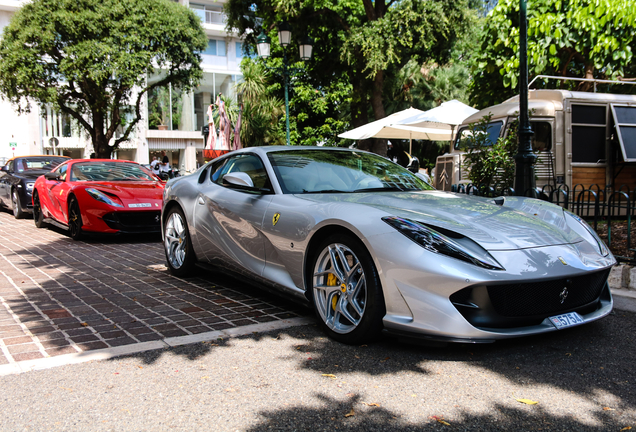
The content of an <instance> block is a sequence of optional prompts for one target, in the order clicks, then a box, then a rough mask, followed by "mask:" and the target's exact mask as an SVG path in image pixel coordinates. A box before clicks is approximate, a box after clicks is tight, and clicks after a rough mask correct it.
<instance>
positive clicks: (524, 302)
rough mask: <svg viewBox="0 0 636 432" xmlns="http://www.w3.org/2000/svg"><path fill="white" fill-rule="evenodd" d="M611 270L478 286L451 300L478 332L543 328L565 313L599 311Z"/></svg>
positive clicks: (463, 290)
mask: <svg viewBox="0 0 636 432" xmlns="http://www.w3.org/2000/svg"><path fill="white" fill-rule="evenodd" d="M608 276H609V269H607V270H601V271H598V272H594V273H588V274H585V275H582V276H576V277H571V278H560V279H553V280H548V281H542V282H526V283H516V284H504V285H489V286H485V285H475V286H470V287H467V288H464V289H461V290H459V291H457V292H455V293H453V294H452V295H451V296H450V301H451V302H452V303H453V305H454V306H455V307H456V308H457V310H458V311H459V313H461V314H462V316H463V317H464V318H466V320H467V321H468V322H469V323H471V324H472V325H473V326H475V327H478V328H515V327H524V326H533V325H538V324H540V323H541V322H542V321H543V320H544V319H545V318H547V317H549V316H551V315H557V314H561V313H566V312H572V311H576V312H579V313H581V314H586V313H590V312H592V311H594V310H596V309H597V308H598V307H599V305H600V301H601V299H605V300H608V299H609V293H608V292H607V290H606V288H605V287H606V286H607V283H606V281H607V277H608Z"/></svg>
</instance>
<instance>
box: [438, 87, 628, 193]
mask: <svg viewBox="0 0 636 432" xmlns="http://www.w3.org/2000/svg"><path fill="white" fill-rule="evenodd" d="M540 77H541V76H540ZM540 77H537V78H540ZM543 78H546V77H543ZM547 78H556V77H547ZM557 79H559V78H557ZM596 82H603V83H607V82H608V81H598V80H597V81H596ZM620 83H621V84H625V83H624V82H620ZM595 87H596V85H595ZM528 109H529V111H530V122H531V126H532V130H533V132H534V135H533V138H532V145H533V150H534V152H535V154H536V155H537V156H538V160H537V164H536V165H535V172H536V184H537V187H539V188H541V187H543V186H544V185H548V184H549V185H552V186H553V187H554V188H556V187H558V186H559V185H563V184H564V185H567V187H568V188H569V189H570V190H571V189H572V188H573V187H574V186H575V185H577V184H582V185H584V186H585V188H586V189H587V188H589V187H590V186H591V185H594V184H595V185H598V187H599V188H600V189H605V187H606V186H611V187H612V188H613V189H614V190H618V189H619V188H620V187H621V185H627V187H629V190H630V191H631V190H634V188H635V187H636V95H619V94H609V93H589V92H576V91H568V90H530V91H529V93H528ZM488 114H491V115H492V118H491V120H490V123H489V126H488V134H489V136H490V139H491V141H495V140H496V139H497V138H498V137H505V136H506V135H508V133H509V132H510V126H511V124H512V123H513V122H514V121H515V120H516V119H517V118H518V116H519V96H515V97H513V98H510V99H508V100H506V101H505V102H503V103H501V104H499V105H494V106H491V107H488V108H486V109H483V110H481V111H479V112H477V113H476V114H473V115H472V116H470V117H468V118H467V119H466V120H464V122H463V124H462V125H461V126H459V127H458V130H457V135H456V137H455V139H454V141H453V142H451V149H450V152H449V153H446V154H444V155H442V156H438V158H437V161H436V164H435V186H436V187H437V189H440V190H447V191H448V190H451V186H452V185H453V184H462V183H464V184H465V183H469V180H468V172H467V169H466V167H465V166H464V164H463V159H464V158H463V152H462V151H461V150H460V142H461V140H462V139H465V138H466V135H467V133H468V132H469V129H468V125H469V124H470V123H476V122H478V121H480V120H481V119H482V118H483V117H484V116H486V115H488Z"/></svg>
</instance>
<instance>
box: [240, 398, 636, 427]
mask: <svg viewBox="0 0 636 432" xmlns="http://www.w3.org/2000/svg"><path fill="white" fill-rule="evenodd" d="M314 397H315V398H316V399H318V400H319V401H320V403H321V405H322V406H320V407H315V406H293V407H289V408H284V409H272V410H268V411H262V412H260V413H259V415H260V417H261V418H262V420H261V421H259V422H258V423H257V424H256V425H254V426H252V427H251V428H249V429H246V431H253V432H257V431H264V430H276V431H316V430H321V431H322V430H346V431H440V430H462V431H541V430H559V431H599V432H600V431H609V430H616V431H618V430H626V429H623V428H624V427H625V422H624V421H623V420H621V419H620V418H617V416H612V414H611V413H610V412H608V411H602V410H600V411H599V412H597V413H594V417H595V418H596V422H597V423H598V424H602V426H598V427H595V426H591V425H590V424H589V423H588V422H585V421H583V420H580V419H578V418H576V417H575V416H572V415H564V416H563V417H560V416H555V415H553V414H550V413H549V412H547V411H546V410H545V409H543V408H542V407H541V406H536V407H535V408H534V409H532V411H531V412H528V411H527V410H524V409H515V408H511V407H509V406H504V405H501V404H494V405H493V406H492V408H491V409H490V410H489V411H491V412H493V413H496V414H493V415H476V414H474V413H471V412H468V411H464V410H459V412H455V413H454V414H452V416H451V417H452V418H451V417H445V416H444V413H438V414H433V415H430V416H429V417H428V419H427V420H426V421H422V422H418V423H413V422H411V421H409V420H405V419H404V416H403V414H402V413H400V412H395V411H392V410H389V409H387V408H384V407H382V406H375V405H378V404H373V403H368V402H365V401H363V399H362V397H361V395H359V394H354V395H351V396H350V397H349V399H348V400H346V401H342V400H339V399H336V398H331V397H329V396H327V395H324V394H316V395H314ZM422 410H423V411H425V410H426V406H425V404H423V406H422ZM448 411H452V408H451V407H449V408H448ZM629 429H631V428H629Z"/></svg>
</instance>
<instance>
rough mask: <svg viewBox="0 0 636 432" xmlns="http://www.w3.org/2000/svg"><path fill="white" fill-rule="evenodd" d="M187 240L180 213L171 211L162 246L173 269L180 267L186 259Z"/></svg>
mask: <svg viewBox="0 0 636 432" xmlns="http://www.w3.org/2000/svg"><path fill="white" fill-rule="evenodd" d="M187 241H188V239H187V231H186V228H185V222H184V221H183V218H182V217H181V214H179V212H173V213H171V214H170V216H169V217H168V221H167V222H166V226H165V240H164V246H165V249H166V257H167V258H168V261H170V265H171V266H172V267H173V268H175V269H179V268H181V267H182V266H183V263H184V262H185V260H186V248H187Z"/></svg>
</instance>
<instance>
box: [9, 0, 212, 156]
mask: <svg viewBox="0 0 636 432" xmlns="http://www.w3.org/2000/svg"><path fill="white" fill-rule="evenodd" d="M206 45H207V38H206V36H205V33H204V31H203V29H202V27H201V24H200V20H199V18H198V17H197V16H196V15H195V14H194V13H193V12H192V11H190V10H189V9H188V8H186V7H184V6H181V5H179V4H177V3H175V2H173V1H170V0H33V1H31V2H27V3H25V4H24V6H23V7H22V8H21V9H20V10H18V12H17V13H16V14H15V15H14V16H13V17H12V19H11V22H10V23H9V25H8V26H7V27H5V29H4V33H3V36H2V41H1V42H0V93H2V94H3V97H4V98H5V99H8V100H9V101H10V102H12V103H13V104H14V105H15V106H16V109H17V110H18V111H19V112H26V111H29V109H30V103H29V101H30V100H32V101H33V100H34V101H36V102H37V103H38V104H40V105H41V106H44V105H50V106H52V107H53V108H54V109H57V110H59V111H61V112H63V113H65V114H69V115H70V116H72V117H73V118H74V119H75V120H77V121H78V122H79V124H80V125H82V127H83V128H84V129H85V130H86V131H87V132H88V134H89V135H90V136H91V139H92V142H93V146H94V147H95V150H96V153H97V155H98V156H100V157H108V156H109V155H110V152H111V150H114V149H116V148H117V146H118V145H119V143H120V142H122V141H125V140H127V139H128V138H129V136H130V133H131V131H132V130H133V127H134V126H135V125H136V123H137V122H139V120H140V119H141V110H140V104H141V100H142V97H143V95H144V93H145V92H146V91H148V90H150V89H152V88H154V87H162V86H166V85H168V84H169V83H172V85H173V88H180V89H182V90H184V91H187V90H189V89H191V88H193V87H194V86H196V85H197V83H198V81H199V80H200V78H201V77H202V74H203V73H202V70H201V67H200V63H201V56H200V55H199V54H198V51H201V50H203V49H205V47H206ZM153 63H154V65H153ZM155 66H157V67H159V68H161V69H163V70H164V77H163V79H161V80H159V81H157V82H154V83H153V84H152V85H150V86H147V84H146V76H147V74H148V73H149V72H151V71H152V69H153V68H154V67H155ZM131 111H132V113H134V115H128V114H129V113H130V112H131ZM122 123H125V128H124V131H123V134H122V136H120V137H118V138H117V139H115V140H114V146H112V147H111V146H109V141H110V140H111V138H113V137H114V134H115V131H116V130H117V128H121V125H122Z"/></svg>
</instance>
